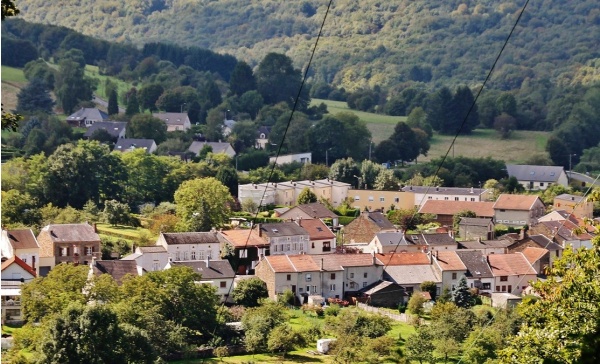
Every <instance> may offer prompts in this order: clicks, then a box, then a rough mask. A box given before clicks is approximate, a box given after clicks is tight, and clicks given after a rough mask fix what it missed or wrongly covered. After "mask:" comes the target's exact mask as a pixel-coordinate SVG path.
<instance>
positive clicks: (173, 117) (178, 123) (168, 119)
mask: <svg viewBox="0 0 600 364" xmlns="http://www.w3.org/2000/svg"><path fill="white" fill-rule="evenodd" d="M152 116H154V117H155V118H158V119H160V120H162V121H163V122H164V123H165V125H166V126H167V131H177V130H182V131H186V130H188V129H190V128H191V127H192V123H191V122H190V118H189V117H188V114H187V113H185V112H183V113H179V112H159V113H153V114H152Z"/></svg>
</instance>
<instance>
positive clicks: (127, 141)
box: [113, 138, 158, 153]
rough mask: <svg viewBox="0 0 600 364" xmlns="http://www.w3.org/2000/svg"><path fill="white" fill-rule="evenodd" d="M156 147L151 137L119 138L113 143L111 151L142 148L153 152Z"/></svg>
mask: <svg viewBox="0 0 600 364" xmlns="http://www.w3.org/2000/svg"><path fill="white" fill-rule="evenodd" d="M157 148H158V147H157V146H156V142H154V140H153V139H132V138H121V139H118V140H117V142H116V143H115V147H114V148H113V151H116V152H131V151H133V150H136V149H143V150H145V151H146V153H154V152H155V151H156V149H157Z"/></svg>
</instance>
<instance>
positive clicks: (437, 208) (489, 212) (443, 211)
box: [419, 200, 494, 217]
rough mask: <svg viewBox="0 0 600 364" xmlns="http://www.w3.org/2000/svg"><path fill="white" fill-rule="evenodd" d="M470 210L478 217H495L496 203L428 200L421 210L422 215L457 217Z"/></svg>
mask: <svg viewBox="0 0 600 364" xmlns="http://www.w3.org/2000/svg"><path fill="white" fill-rule="evenodd" d="M465 210H470V211H473V212H474V213H475V214H477V216H478V217H493V216H494V203H493V202H484V201H442V200H427V201H426V202H425V204H424V205H423V206H421V208H420V209H419V212H420V213H422V214H435V215H455V214H457V213H459V212H461V211H465Z"/></svg>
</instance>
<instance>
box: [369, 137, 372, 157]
mask: <svg viewBox="0 0 600 364" xmlns="http://www.w3.org/2000/svg"><path fill="white" fill-rule="evenodd" d="M371 145H373V140H369V160H371Z"/></svg>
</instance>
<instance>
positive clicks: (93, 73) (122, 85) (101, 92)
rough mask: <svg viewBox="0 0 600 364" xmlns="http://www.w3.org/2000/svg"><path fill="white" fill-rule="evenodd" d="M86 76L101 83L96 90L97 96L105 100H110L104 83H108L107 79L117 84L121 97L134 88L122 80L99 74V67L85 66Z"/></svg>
mask: <svg viewBox="0 0 600 364" xmlns="http://www.w3.org/2000/svg"><path fill="white" fill-rule="evenodd" d="M85 75H86V76H88V77H91V78H95V79H97V80H98V81H99V83H98V88H97V89H96V94H97V95H98V96H99V97H101V98H103V99H105V100H108V95H106V92H105V89H104V83H105V82H106V79H107V78H110V80H111V81H112V82H113V83H115V84H117V88H118V94H119V95H123V94H124V93H125V92H127V91H129V90H130V89H131V88H132V87H133V85H132V84H130V83H127V82H125V81H122V80H119V79H118V78H116V77H109V76H105V75H101V74H100V73H99V72H98V66H91V65H89V64H88V65H86V66H85Z"/></svg>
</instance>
